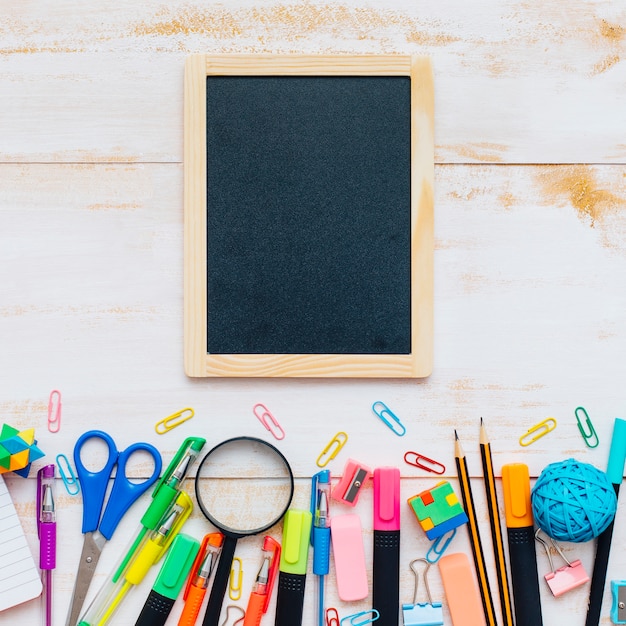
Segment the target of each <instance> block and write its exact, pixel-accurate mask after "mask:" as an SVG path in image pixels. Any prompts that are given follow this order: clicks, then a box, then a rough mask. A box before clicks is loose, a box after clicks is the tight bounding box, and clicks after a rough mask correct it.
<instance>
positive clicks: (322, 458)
mask: <svg viewBox="0 0 626 626" xmlns="http://www.w3.org/2000/svg"><path fill="white" fill-rule="evenodd" d="M347 441H348V435H347V434H346V433H344V432H343V431H342V430H340V431H339V432H338V433H337V434H336V435H335V436H334V437H333V438H332V439H331V440H330V441H329V442H328V445H327V446H326V447H325V448H324V449H323V450H322V452H321V453H320V455H319V456H318V457H317V461H315V463H316V464H317V466H318V467H326V466H327V465H328V464H329V463H330V462H331V461H332V460H333V459H334V458H335V457H336V456H337V455H338V454H339V451H340V450H341V448H343V447H344V446H345V445H346V442H347Z"/></svg>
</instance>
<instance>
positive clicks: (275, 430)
mask: <svg viewBox="0 0 626 626" xmlns="http://www.w3.org/2000/svg"><path fill="white" fill-rule="evenodd" d="M252 412H253V413H254V415H255V416H256V418H257V419H258V420H259V422H261V424H263V426H265V429H266V430H269V431H270V433H272V435H273V436H274V437H275V438H276V439H279V440H280V439H284V438H285V431H284V430H283V427H282V426H281V425H280V424H279V423H278V420H277V419H276V418H275V417H274V416H273V415H272V414H271V413H270V410H269V409H268V408H267V407H266V406H265V405H264V404H261V403H260V402H259V403H258V404H255V405H254V406H253V407H252Z"/></svg>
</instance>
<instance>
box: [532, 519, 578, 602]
mask: <svg viewBox="0 0 626 626" xmlns="http://www.w3.org/2000/svg"><path fill="white" fill-rule="evenodd" d="M540 532H541V529H540V528H538V529H537V531H536V532H535V539H536V540H537V541H538V542H539V543H541V544H543V547H544V548H545V549H546V554H547V555H548V561H549V563H550V572H548V573H547V574H546V575H545V576H544V578H545V579H546V582H547V583H548V587H550V591H551V592H552V595H553V596H554V597H555V598H558V597H559V596H561V595H563V594H564V593H566V592H567V591H570V590H571V589H575V588H576V587H580V586H581V585H584V584H585V583H586V582H588V581H589V576H588V575H587V572H586V571H585V568H584V567H583V565H582V563H581V562H580V561H579V560H578V559H576V560H575V561H571V562H570V561H568V560H567V558H566V557H565V555H564V554H563V551H562V550H561V548H560V546H559V544H558V543H557V542H556V541H554V539H552V538H551V537H548V539H549V540H550V545H548V542H547V541H545V540H544V539H542V538H541V537H540V536H539V533H540ZM551 547H552V548H554V550H555V551H556V552H557V553H558V555H559V556H560V557H561V558H562V559H563V560H564V561H565V563H566V565H564V566H563V567H559V568H558V569H556V570H555V569H554V562H553V561H552V552H551V550H550V548H551Z"/></svg>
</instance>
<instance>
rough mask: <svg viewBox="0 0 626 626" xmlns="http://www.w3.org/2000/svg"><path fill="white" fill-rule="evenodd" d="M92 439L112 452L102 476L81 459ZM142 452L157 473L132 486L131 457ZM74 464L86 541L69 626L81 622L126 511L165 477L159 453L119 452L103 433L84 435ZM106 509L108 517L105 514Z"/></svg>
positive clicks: (135, 447) (142, 446)
mask: <svg viewBox="0 0 626 626" xmlns="http://www.w3.org/2000/svg"><path fill="white" fill-rule="evenodd" d="M89 439H101V440H102V441H104V443H105V444H106V445H107V447H108V449H109V456H108V458H107V462H106V464H105V465H104V467H103V468H102V469H101V470H100V471H98V472H91V471H89V470H88V469H87V468H86V467H85V466H84V464H83V462H82V459H81V456H80V454H81V450H82V447H83V446H84V445H85V442H87V441H88V440H89ZM140 450H143V451H144V452H147V453H148V454H149V455H150V456H151V457H152V458H153V460H154V471H153V472H152V476H150V478H148V479H146V480H144V481H143V482H138V483H137V482H131V481H130V480H129V479H128V477H127V476H126V465H127V463H128V460H129V459H130V457H131V456H132V455H133V454H134V453H135V452H138V451H140ZM74 464H75V465H76V474H77V475H78V481H79V482H80V488H81V491H82V494H83V528H82V532H83V534H84V535H85V538H84V541H83V551H82V553H81V556H80V564H79V566H78V572H77V574H76V582H75V584H74V593H73V595H72V604H71V605H70V611H69V614H68V617H67V622H66V624H67V626H76V624H77V622H78V618H79V615H80V611H81V609H82V607H83V604H84V602H85V598H86V597H87V592H88V591H89V585H90V584H91V580H92V578H93V575H94V572H95V571H96V565H97V564H98V560H99V558H100V554H101V553H102V549H103V548H104V544H105V543H106V542H107V540H108V539H110V538H111V536H112V535H113V533H114V532H115V529H116V528H117V525H118V524H119V522H120V520H121V519H122V517H124V514H125V513H126V511H128V509H129V508H130V507H131V505H132V504H133V503H134V502H135V501H136V500H137V499H138V498H139V497H140V496H141V495H142V494H143V493H144V492H145V491H146V490H147V489H148V488H149V487H150V485H152V484H154V482H155V481H156V480H157V478H158V477H159V474H160V473H161V464H162V462H161V455H160V454H159V451H158V450H157V449H156V448H155V447H154V446H152V445H150V444H149V443H141V442H140V443H134V444H132V445H130V446H128V448H126V450H123V451H122V452H118V450H117V447H116V446H115V442H114V441H113V439H112V438H111V436H110V435H108V434H107V433H105V432H102V431H101V430H90V431H87V432H86V433H84V434H83V435H81V436H80V437H79V438H78V441H77V442H76V445H75V446H74ZM115 465H117V473H116V476H115V480H114V481H113V487H112V488H111V493H110V495H109V500H108V502H107V504H106V506H104V500H105V497H106V492H107V487H108V484H109V479H110V478H111V474H112V472H113V468H114V467H115ZM103 509H104V513H102V510H103ZM101 516H102V517H101Z"/></svg>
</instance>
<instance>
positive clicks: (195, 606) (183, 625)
mask: <svg viewBox="0 0 626 626" xmlns="http://www.w3.org/2000/svg"><path fill="white" fill-rule="evenodd" d="M223 542H224V535H222V533H209V534H208V535H205V536H204V539H203V540H202V544H201V545H200V550H199V552H198V556H197V557H196V560H195V561H194V562H193V565H192V567H191V573H190V574H189V579H188V580H187V585H186V586H185V593H184V595H183V599H184V600H185V606H184V608H183V612H182V613H181V615H180V619H179V620H178V626H193V625H194V624H195V623H196V620H197V619H198V614H199V613H200V607H201V606H202V601H203V600H204V596H205V594H206V590H207V587H208V586H209V580H210V579H211V574H212V573H213V570H214V569H215V566H216V565H217V560H218V559H219V556H220V552H221V550H222V543H223Z"/></svg>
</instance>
